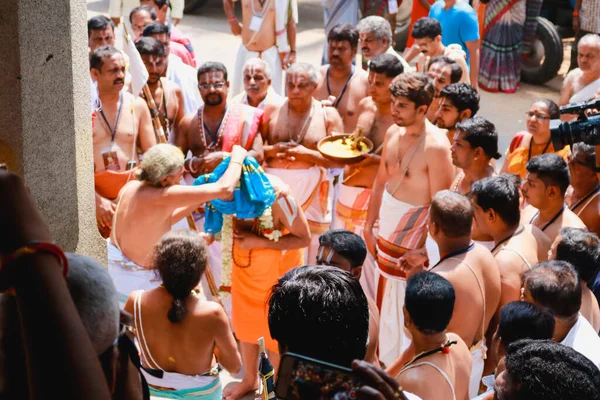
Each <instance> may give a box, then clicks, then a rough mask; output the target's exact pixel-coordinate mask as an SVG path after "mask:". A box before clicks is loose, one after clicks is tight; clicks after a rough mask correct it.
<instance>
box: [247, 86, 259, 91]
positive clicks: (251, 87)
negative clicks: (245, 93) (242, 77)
mask: <svg viewBox="0 0 600 400" xmlns="http://www.w3.org/2000/svg"><path fill="white" fill-rule="evenodd" d="M248 89H250V90H258V89H260V88H259V87H258V86H256V85H252V86H248Z"/></svg>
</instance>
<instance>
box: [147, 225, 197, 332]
mask: <svg viewBox="0 0 600 400" xmlns="http://www.w3.org/2000/svg"><path fill="white" fill-rule="evenodd" d="M207 264H208V250H207V248H206V243H205V241H204V240H203V239H202V238H201V237H200V236H198V234H197V233H195V232H192V231H190V230H187V229H179V230H173V231H169V232H167V233H166V234H165V235H164V236H163V237H162V238H161V239H160V240H159V241H158V243H157V244H156V246H155V248H154V267H155V268H156V269H157V271H158V273H159V275H160V277H161V279H162V285H163V286H164V288H165V289H166V290H167V292H169V294H170V295H171V296H173V301H172V303H171V308H170V309H169V312H168V313H167V317H168V318H169V321H171V322H172V323H177V322H180V321H181V320H183V319H184V318H185V315H186V313H187V307H186V299H187V298H188V296H190V294H191V292H192V289H194V288H196V286H198V283H200V279H201V278H202V275H203V274H204V271H206V266H207Z"/></svg>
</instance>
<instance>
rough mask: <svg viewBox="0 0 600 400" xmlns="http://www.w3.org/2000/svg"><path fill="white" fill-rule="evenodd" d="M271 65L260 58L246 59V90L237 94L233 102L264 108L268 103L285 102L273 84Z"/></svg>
mask: <svg viewBox="0 0 600 400" xmlns="http://www.w3.org/2000/svg"><path fill="white" fill-rule="evenodd" d="M271 74H272V71H271V66H270V65H269V63H268V62H266V61H265V60H262V59H260V58H251V59H249V60H248V61H246V64H244V68H243V69H242V76H243V81H244V91H243V92H242V93H240V94H238V95H237V96H235V97H234V98H233V99H232V100H231V102H232V104H246V105H249V106H252V107H256V108H258V109H261V110H264V109H265V105H266V104H267V103H269V104H273V105H275V106H280V105H282V104H283V101H284V99H283V97H282V96H280V95H279V94H277V92H275V90H274V89H273V87H272V86H271Z"/></svg>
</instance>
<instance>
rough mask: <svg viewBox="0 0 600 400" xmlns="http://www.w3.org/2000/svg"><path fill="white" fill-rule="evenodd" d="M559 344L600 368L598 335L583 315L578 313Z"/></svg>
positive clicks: (599, 339)
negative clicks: (573, 323)
mask: <svg viewBox="0 0 600 400" xmlns="http://www.w3.org/2000/svg"><path fill="white" fill-rule="evenodd" d="M560 344H563V345H565V346H567V347H570V348H572V349H573V350H575V351H577V352H578V353H580V354H583V355H584V356H586V357H587V358H588V359H590V361H592V362H593V363H594V364H596V367H597V368H598V369H600V337H598V332H595V331H594V328H592V325H590V323H589V322H588V321H587V320H586V319H585V318H584V317H583V315H581V314H579V318H578V319H577V322H576V323H575V325H573V327H572V328H571V330H570V331H569V333H568V334H567V336H566V337H565V338H564V339H563V341H562V342H560Z"/></svg>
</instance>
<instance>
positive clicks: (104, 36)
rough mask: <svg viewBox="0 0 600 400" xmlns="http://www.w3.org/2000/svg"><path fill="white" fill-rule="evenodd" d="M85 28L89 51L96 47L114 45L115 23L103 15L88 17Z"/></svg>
mask: <svg viewBox="0 0 600 400" xmlns="http://www.w3.org/2000/svg"><path fill="white" fill-rule="evenodd" d="M87 28H88V47H89V49H90V53H91V52H93V51H94V50H96V49H97V48H98V47H104V46H114V45H115V25H114V24H113V23H112V21H111V20H110V19H108V18H106V17H105V16H104V15H98V16H96V17H92V18H90V19H89V20H88V24H87Z"/></svg>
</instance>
